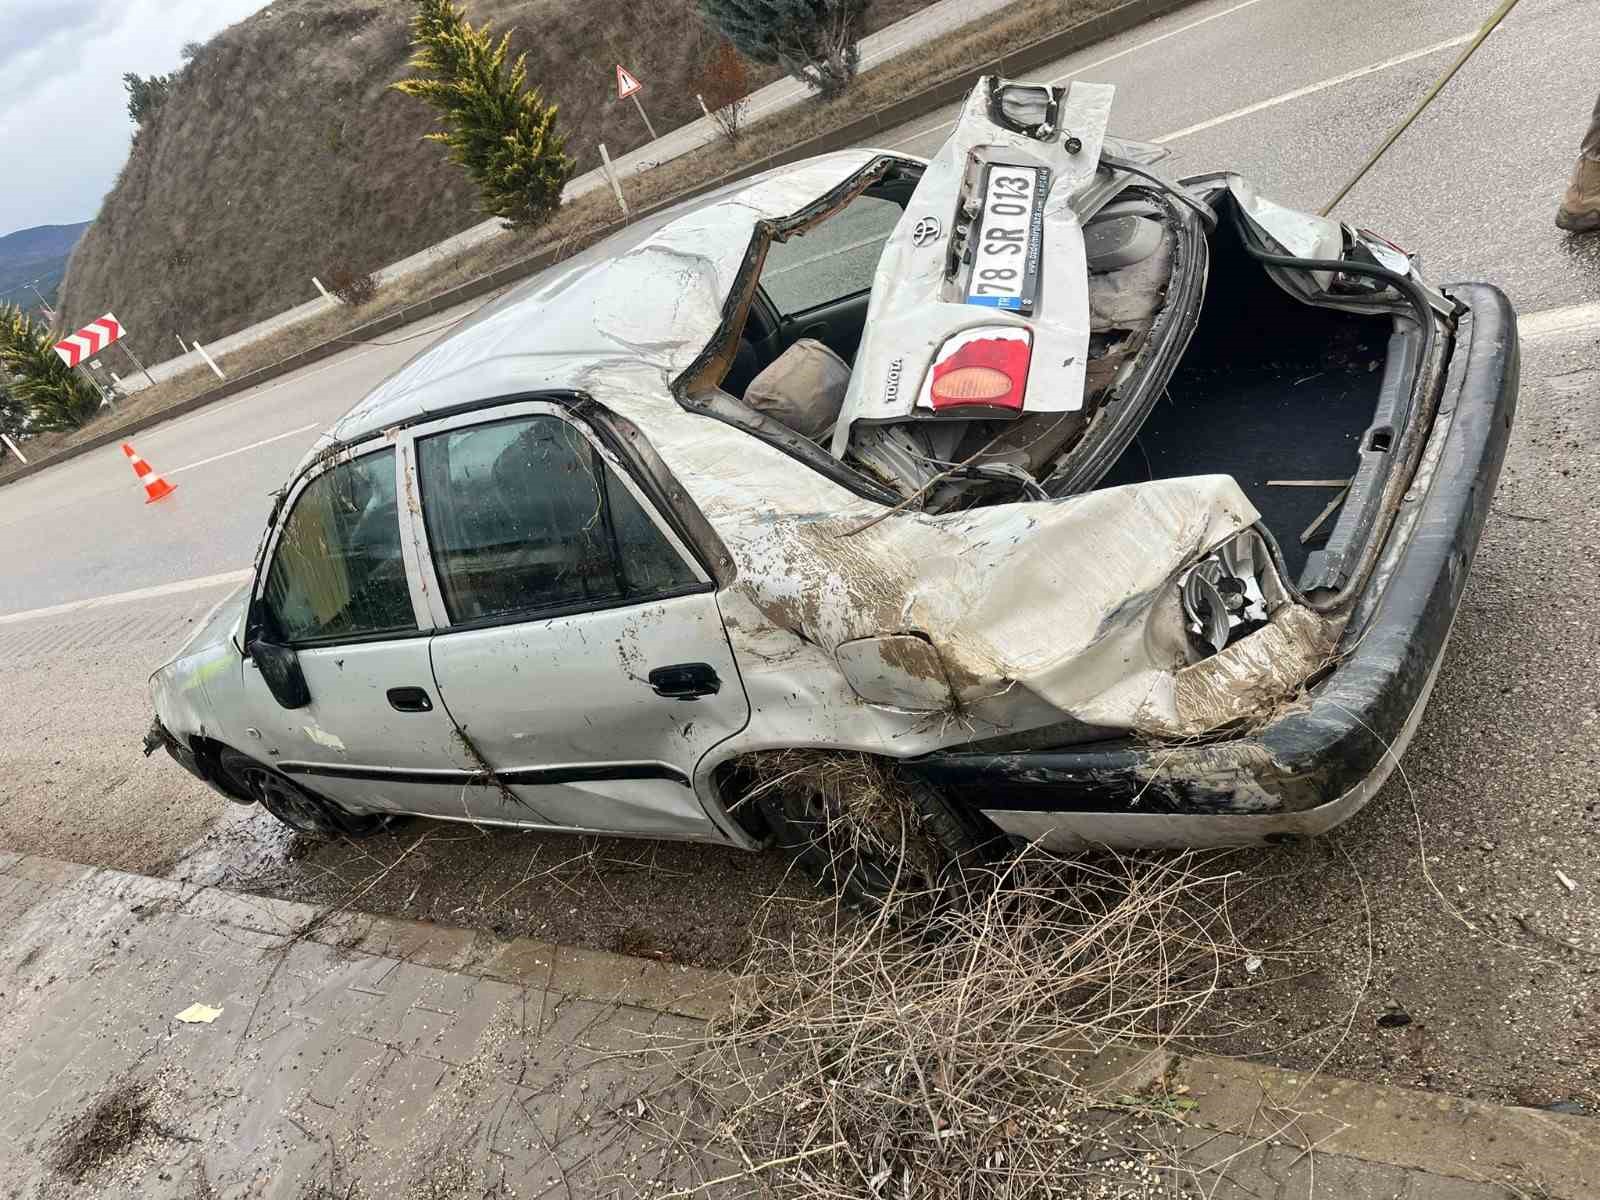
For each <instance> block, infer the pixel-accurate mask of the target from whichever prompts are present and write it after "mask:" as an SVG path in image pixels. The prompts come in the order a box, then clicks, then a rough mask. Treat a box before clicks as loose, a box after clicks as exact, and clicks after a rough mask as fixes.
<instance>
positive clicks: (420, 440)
mask: <svg viewBox="0 0 1600 1200" xmlns="http://www.w3.org/2000/svg"><path fill="white" fill-rule="evenodd" d="M414 454H415V459H416V468H417V480H418V484H419V496H420V501H421V507H422V516H423V521H422V523H421V524H422V529H421V532H422V534H423V537H424V546H425V549H424V551H423V553H422V554H420V555H419V561H420V563H421V566H422V571H423V576H424V581H425V584H426V590H427V594H428V596H429V597H430V602H431V603H432V604H433V606H434V612H433V619H434V623H435V625H436V626H437V627H438V632H437V633H436V635H435V636H434V638H433V639H432V655H433V676H434V679H435V680H436V681H437V684H438V689H439V694H440V698H441V699H442V701H443V703H444V705H445V706H446V707H447V708H448V709H449V712H450V716H451V717H452V718H454V720H455V721H456V723H457V724H458V725H459V726H460V727H461V730H462V731H463V735H464V739H465V740H466V741H467V742H469V743H470V746H471V748H472V752H473V753H474V755H476V756H479V757H481V758H482V759H483V760H484V761H485V762H486V763H488V764H490V765H492V767H493V768H494V770H495V772H496V775H497V776H498V783H499V784H500V785H502V786H499V787H497V788H495V789H485V790H482V791H480V792H478V793H477V794H476V795H475V797H474V803H475V805H476V806H477V807H476V811H475V813H474V816H475V817H476V818H477V819H480V820H492V821H505V822H514V823H526V822H528V821H530V820H538V819H540V818H541V817H542V818H543V819H544V820H546V821H548V822H550V823H552V824H556V825H559V826H562V827H565V828H569V829H579V830H594V831H604V832H613V833H631V834H645V835H651V836H657V837H660V836H668V837H695V838H699V837H703V838H720V837H722V836H723V835H722V834H721V832H720V831H719V829H718V827H717V825H716V824H715V823H714V822H713V821H712V820H711V819H710V818H709V817H708V816H707V814H706V811H705V809H704V808H703V807H702V805H701V804H700V802H699V800H698V799H697V797H696V794H695V790H694V788H693V785H692V782H691V781H692V780H693V777H694V770H695V766H696V764H697V763H698V762H699V760H700V758H701V756H702V755H704V754H705V752H706V751H707V750H709V749H710V748H711V747H712V746H714V745H716V744H717V743H718V742H720V741H722V740H723V739H724V738H727V737H729V736H731V735H732V734H734V733H736V732H738V731H739V730H740V729H742V728H743V727H744V725H745V723H746V721H747V720H748V719H749V715H750V708H749V703H748V701H747V700H746V698H745V692H744V685H743V684H742V683H741V681H740V679H739V673H738V669H737V667H736V666H735V664H734V659H733V653H732V650H731V649H730V647H729V645H728V639H727V634H726V632H725V631H724V629H723V625H722V616H721V613H720V611H719V609H718V606H717V599H716V585H715V584H714V582H713V581H712V578H711V576H710V574H709V573H708V572H707V571H706V569H705V568H704V566H703V565H702V564H701V563H700V562H698V561H697V560H696V558H695V556H694V555H693V554H692V553H691V552H690V550H689V548H688V547H687V546H686V545H685V544H684V542H683V541H682V540H681V539H680V538H679V537H678V536H677V535H676V533H675V532H674V531H673V530H672V529H671V528H670V526H669V525H668V524H666V523H665V522H663V521H661V520H660V519H659V517H658V515H657V514H656V513H655V512H654V510H653V507H652V505H651V504H650V502H649V500H648V498H647V497H645V496H644V494H643V493H642V492H641V491H640V490H639V489H638V488H637V487H636V486H635V484H634V482H633V481H632V480H631V479H630V478H629V477H628V473H627V471H626V469H624V468H623V467H622V466H621V464H620V463H619V462H618V461H617V460H616V459H614V458H609V457H608V456H607V454H606V453H605V452H604V451H603V450H602V449H601V446H600V444H599V443H598V442H597V441H596V440H595V438H594V437H593V436H592V432H591V431H589V430H588V429H587V428H585V427H582V426H581V425H580V424H579V423H578V422H576V421H575V420H573V419H571V417H570V416H569V415H568V414H566V413H565V412H564V410H562V409H561V408H560V407H559V406H557V405H552V404H550V403H547V402H543V401H530V402H522V403H517V404H512V405H507V406H504V407H500V408H497V409H495V410H494V411H493V412H492V413H484V412H477V413H471V414H467V415H464V416H458V417H455V418H452V419H449V420H446V421H441V422H438V423H435V424H433V425H428V426H423V427H421V428H419V429H418V430H417V432H416V435H415V443H414ZM534 814H538V815H537V816H535V815H534ZM438 815H440V816H448V815H453V814H450V813H446V812H440V813H438Z"/></svg>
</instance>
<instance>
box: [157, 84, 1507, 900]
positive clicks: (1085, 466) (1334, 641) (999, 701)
mask: <svg viewBox="0 0 1600 1200" xmlns="http://www.w3.org/2000/svg"><path fill="white" fill-rule="evenodd" d="M1111 100H1112V89H1111V88H1109V87H1105V86H1101V85H1093V84H1086V83H1073V84H1071V85H1070V86H1068V87H1065V88H1052V87H1043V86H1037V85H1030V84H1021V83H1011V82H1007V81H1003V80H998V79H985V80H983V81H981V82H980V83H979V85H978V87H977V88H976V89H975V90H974V92H973V93H972V96H971V98H970V99H969V101H968V103H967V105H966V108H965V111H964V113H963V115H962V118H961V120H960V121H959V122H958V125H957V128H956V131H955V133H954V135H953V136H952V138H951V140H950V141H949V142H948V143H947V144H946V145H945V146H944V148H943V149H942V150H941V151H940V152H939V154H938V155H937V156H936V157H934V158H933V159H932V160H930V161H923V160H918V159H913V158H909V157H905V156H902V155H896V154H891V153H886V152H875V151H852V152H846V153H840V154H834V155H829V156H825V157H822V158H817V159H811V160H808V161H805V162H802V163H799V164H795V165H793V166H789V167H784V168H780V169H779V170H776V171H773V172H770V173H767V174H765V175H761V176H757V177H755V178H752V179H748V180H745V181H742V182H739V183H737V184H733V185H730V186H728V187H726V188H724V189H722V190H721V191H719V192H716V193H713V194H711V195H709V196H706V197H702V198H700V199H697V200H695V201H692V202H690V203H688V204H685V205H681V206H678V207H676V208H674V209H671V210H668V211H666V212H663V213H660V214H657V215H655V216H652V217H650V218H647V219H645V220H642V221H639V222H637V223H635V224H634V225H632V226H630V227H629V228H628V229H626V230H625V231H623V232H621V233H619V234H617V235H615V236H614V237H612V238H611V239H609V240H608V241H605V242H602V243H600V244H599V245H597V246H595V247H593V248H591V249H590V250H588V251H586V252H585V253H584V254H582V255H579V256H578V257H576V258H574V259H572V260H569V261H568V262H566V263H563V264H561V265H559V266H557V267H554V268H552V269H550V270H549V271H547V272H545V273H544V274H543V275H541V276H539V277H537V278H536V279H534V280H532V281H530V282H529V283H527V284H525V285H523V286H522V287H520V288H518V289H516V290H515V291H513V292H512V293H510V294H509V295H507V296H506V297H505V298H503V299H502V300H500V301H499V302H497V303H495V304H493V305H491V306H489V307H488V308H486V309H484V310H483V311H481V312H480V313H479V314H477V315H476V316H475V317H474V318H473V319H472V320H471V321H470V322H469V323H468V324H466V325H464V326H463V327H462V328H461V329H459V330H458V331H457V332H455V333H454V334H452V335H450V336H449V337H447V338H445V339H443V340H441V341H440V342H439V343H437V344H436V345H434V346H433V347H431V348H429V349H427V350H425V351H424V352H422V353H421V354H419V355H418V356H417V357H416V358H414V359H413V360H412V361H411V362H410V363H408V364H407V365H406V366H404V367H402V368H401V369H400V370H399V371H398V372H397V373H396V374H395V375H394V376H392V377H391V378H390V379H389V380H387V381H386V382H385V383H383V384H382V385H380V386H379V387H378V388H377V389H376V390H375V391H374V392H372V393H371V394H370V395H369V396H367V397H366V398H365V399H364V400H363V401H362V402H361V403H360V404H359V405H357V407H356V408H355V409H354V410H352V411H351V412H350V413H349V414H348V415H346V416H345V417H344V418H343V419H342V420H341V421H340V422H339V423H338V424H336V425H335V426H334V427H333V429H332V430H331V431H330V432H329V433H328V434H327V435H326V436H325V437H324V439H323V440H322V442H321V443H319V445H318V447H317V448H315V449H314V450H313V451H312V453H311V454H310V455H308V456H307V459H306V460H305V462H303V463H302V465H301V466H300V468H299V469H298V470H297V471H296V472H295V475H294V477H293V479H292V480H291V483H290V485H289V487H288V489H287V491H286V493H285V494H284V497H283V498H282V500H281V501H280V504H279V506H278V507H277V508H276V509H275V511H274V514H273V519H272V523H271V527H270V529H269V531H268V534H267V536H266V538H265V540H264V541H263V544H262V547H261V550H260V552H259V554H258V557H257V564H256V572H255V579H254V582H253V583H252V584H251V585H250V586H248V587H247V588H245V589H243V590H241V592H240V593H239V594H238V595H237V596H235V597H233V598H231V599H230V600H228V601H226V602H224V604H223V605H222V606H221V607H220V608H219V609H218V611H217V612H216V613H215V614H213V616H212V618H211V619H210V620H209V621H208V622H207V623H206V626H205V628H203V629H202V630H201V631H199V632H198V633H197V634H196V635H195V637H194V638H193V639H191V641H190V643H189V644H188V645H187V646H185V647H184V649H183V650H182V651H181V652H180V653H179V654H178V656H177V657H176V658H174V659H173V661H172V662H170V663H168V664H167V665H166V666H164V667H162V668H161V669H160V670H158V671H157V672H156V673H155V675H154V676H153V679H152V689H153V694H154V697H155V704H156V712H157V723H156V728H155V731H154V732H153V735H152V736H153V740H152V742H151V745H152V746H154V745H161V744H164V745H165V746H166V747H167V748H168V749H169V750H170V751H172V753H173V754H174V756H175V757H177V758H178V759H179V761H180V762H183V763H184V764H185V765H186V766H188V767H189V768H190V769H191V770H194V771H195V772H196V773H197V774H199V775H200V776H201V777H202V778H206V779H208V780H209V781H211V782H212V783H213V784H215V785H216V786H218V787H219V789H221V790H222V791H224V792H225V793H227V794H229V795H230V796H231V797H232V798H235V799H239V800H243V801H246V802H248V801H250V800H260V801H261V802H262V803H263V804H264V805H266V806H267V807H268V808H269V809H270V810H271V811H273V812H274V813H276V814H277V815H279V816H280V817H282V818H283V819H285V820H287V821H289V822H290V823H291V824H295V825H296V826H297V827H299V828H307V829H337V830H342V831H344V832H359V831H361V830H362V829H365V828H370V827H372V826H374V825H375V824H378V823H381V822H382V821H383V820H385V819H386V818H388V817H389V816H392V815H394V814H420V815H424V816H431V817H437V818H443V819H454V820H467V821H475V822H484V823H500V824H510V825H518V826H534V827H542V828H551V829H568V830H582V831H597V832H611V833H622V834H636V835H641V836H653V837H682V838H700V839H709V840H718V841H725V842H730V843H733V844H735V845H739V846H744V847H755V846H758V845H761V844H764V842H765V841H766V840H767V839H769V838H772V837H776V838H777V840H778V841H780V842H781V843H783V844H785V845H788V846H790V847H791V848H793V849H795V850H796V852H797V853H799V854H801V856H802V857H803V858H804V857H807V856H810V859H811V860H812V862H813V865H817V866H818V873H819V874H827V868H826V866H825V864H824V863H823V859H824V858H825V857H826V856H824V855H823V854H822V851H823V850H825V849H827V845H826V843H827V840H828V838H830V837H831V836H833V835H832V833H831V832H830V830H831V829H832V827H833V825H835V824H837V823H838V821H839V820H840V818H841V817H843V816H847V815H849V814H847V813H842V812H841V811H840V810H841V807H843V808H848V807H849V806H850V804H851V801H850V800H849V799H848V797H849V796H850V795H851V794H860V795H869V796H871V797H874V798H875V800H876V801H879V802H882V803H885V804H888V805H889V806H890V807H891V808H897V809H899V810H903V811H904V812H906V813H910V814H912V815H913V816H914V817H915V826H916V829H917V830H918V835H919V837H920V838H921V839H922V840H923V841H924V842H926V843H927V845H928V847H929V849H930V853H932V854H933V855H935V856H938V855H946V856H953V855H959V854H961V853H962V852H963V851H964V849H966V848H968V847H971V846H973V845H976V844H978V843H980V842H982V841H984V840H985V839H986V838H992V837H993V835H994V834H995V832H996V831H999V832H1002V833H1004V834H1008V835H1011V836H1013V837H1016V838H1026V839H1030V840H1032V839H1038V840H1041V841H1042V842H1043V843H1044V844H1046V845H1048V846H1052V847H1072V846H1076V845H1081V844H1085V843H1108V844H1113V845H1174V844H1176V845H1200V844H1218V843H1233V842H1247V841H1261V840H1279V839H1284V838H1291V837H1295V836H1300V835H1305V834H1314V833H1317V832H1320V831H1322V830H1325V829H1327V828H1329V827H1330V826H1332V825H1333V824H1335V823H1337V822H1338V821H1340V820H1343V819H1345V818H1346V817H1348V816H1349V815H1350V814H1351V813H1352V812H1354V811H1355V810H1356V809H1357V808H1359V806H1360V805H1361V804H1362V803H1364V802H1365V800H1366V799H1368V798H1369V797H1370V796H1371V795H1372V794H1373V792H1374V791H1375V790H1376V789H1377V787H1378V786H1379V785H1380V784H1381V783H1382V781H1383V779H1384V778H1385V777H1386V776H1387V774H1388V773H1389V771H1390V770H1391V769H1392V768H1393V766H1394V764H1395V762H1396V761H1397V756H1398V755H1399V753H1400V752H1401V750H1402V749H1403V747H1404V745H1405V743H1406V741H1407V740H1408V739H1409V737H1410V736H1411V734H1412V732H1413V730H1414V729H1415V726H1416V723H1417V720H1418V719H1419V717H1420V714H1421V712H1422V708H1423V705H1424V703H1425V702H1426V699H1427V695H1428V690H1429V688H1430V687H1431V685H1432V681H1433V679H1434V677H1435V675H1436V672H1437V670H1438V665H1439V662H1440V660H1441V657H1442V655H1443V652H1444V646H1445V642H1446V640H1447V638H1448V635H1449V631H1450V625H1451V622H1452V619H1453V616H1454V613H1455V611H1456V608H1457V606H1458V603H1459V600H1460V596H1461V591H1462V588H1463V587H1464V585H1465V581H1466V577H1467V572H1468V568H1469V566H1470V563H1471V560H1472V557H1473V553H1474V551H1475V549H1476V546H1477V541H1478V535H1479V531H1480V530H1481V527H1482V524H1483V520H1484V516H1485V514H1486V512H1487V508H1488V503H1489V499H1490V497H1491V495H1492V493H1493V491H1494V486H1495V482H1496V479H1497V477H1498V473H1499V469H1500V463H1501V459H1502V457H1503V454H1504V450H1505V445H1506V440H1507V436H1508V430H1509V424H1510V419H1511V415H1512V410H1513V407H1514V404H1515V399H1516V390H1517V345H1516V333H1515V324H1514V319H1513V316H1512V314H1511V312H1510V309H1509V307H1508V306H1507V303H1506V301H1505V298H1504V297H1503V296H1502V295H1501V294H1500V293H1499V292H1498V291H1497V290H1495V289H1494V288H1493V287H1490V286H1488V285H1485V284H1463V285H1459V286H1449V287H1436V286H1433V285H1430V284H1429V283H1427V282H1426V281H1425V280H1424V278H1423V277H1422V275H1421V273H1420V271H1419V269H1418V266H1417V264H1416V262H1415V261H1414V259H1413V258H1412V257H1411V256H1410V255H1408V254H1407V253H1406V252H1405V251H1403V250H1401V249H1399V248H1398V247H1396V246H1395V245H1393V244H1392V243H1390V242H1388V241H1386V240H1385V239H1383V238H1381V237H1379V236H1377V235H1375V234H1372V233H1370V232H1368V231H1364V230H1360V229H1357V228H1353V227H1351V226H1348V225H1345V224H1342V223H1340V222H1337V221H1333V220H1329V219H1326V218H1322V217H1316V216H1311V215H1308V214H1304V213H1299V212H1295V211H1293V210H1291V209H1287V208H1284V207H1281V206H1279V205H1277V204H1274V203H1273V202H1271V201H1270V200H1268V199H1266V198H1265V197H1262V196H1261V195H1259V194H1258V193H1257V191H1256V190H1255V189H1254V188H1253V187H1252V186H1251V185H1250V184H1249V183H1248V182H1247V181H1246V180H1243V179H1241V178H1239V177H1238V176H1235V175H1231V174H1226V173H1221V174H1215V175H1207V176H1200V177H1195V178H1191V179H1187V180H1183V181H1173V180H1170V179H1167V178H1166V177H1164V176H1163V175H1162V174H1161V173H1160V171H1159V169H1158V163H1159V159H1160V157H1161V154H1162V151H1161V150H1160V149H1159V148H1157V147H1153V146H1146V145H1141V144H1138V143H1131V142H1125V141H1120V140H1118V139H1116V138H1113V137H1111V136H1110V135H1109V134H1107V132H1106V126H1107V122H1108V119H1109V114H1110V109H1111ZM796 756H799V757H796ZM773 764H777V766H774V765H773ZM797 764H800V765H797ZM819 764H821V766H819ZM841 764H842V766H841ZM840 779H845V780H847V781H850V780H853V781H854V783H855V784H856V785H859V786H858V787H857V788H856V791H855V792H854V793H852V792H851V789H850V788H849V787H845V786H834V784H835V783H836V782H837V781H838V780H840ZM779 784H781V785H782V786H779ZM746 795H750V796H753V797H754V799H753V800H752V801H751V802H749V803H740V798H741V797H742V796H746ZM856 815H857V816H859V815H860V814H856ZM872 841H873V839H872V838H870V837H869V838H867V839H866V843H867V844H869V848H870V844H871V843H872ZM892 841H893V839H892V838H885V839H880V840H879V849H880V850H882V849H884V848H885V847H886V846H887V844H888V843H889V842H892ZM862 844H863V843H862V842H861V841H860V840H857V841H856V842H853V843H852V845H854V846H855V847H856V849H857V850H860V848H861V845H862ZM858 857H860V858H862V859H866V858H870V857H871V855H868V854H865V853H863V854H861V855H858ZM858 866H861V864H860V863H855V862H852V864H851V868H850V871H849V872H847V874H848V875H849V876H850V878H847V879H836V882H841V883H843V884H845V885H846V886H849V887H855V888H858V889H862V888H864V889H866V890H870V889H871V886H872V881H871V880H870V879H866V881H865V882H863V880H864V879H865V875H864V874H863V872H865V873H866V874H870V872H868V871H867V868H866V867H865V866H862V867H861V871H858V870H857V869H856V868H857V867H858ZM835 874H837V872H835Z"/></svg>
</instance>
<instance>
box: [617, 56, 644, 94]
mask: <svg viewBox="0 0 1600 1200" xmlns="http://www.w3.org/2000/svg"><path fill="white" fill-rule="evenodd" d="M642 91H644V84H642V83H640V82H639V81H638V80H637V79H635V78H634V77H633V76H632V75H629V74H628V72H627V71H626V70H624V69H623V66H622V64H621V63H618V64H617V99H618V100H626V99H627V98H628V97H629V96H631V95H633V94H634V93H635V92H642Z"/></svg>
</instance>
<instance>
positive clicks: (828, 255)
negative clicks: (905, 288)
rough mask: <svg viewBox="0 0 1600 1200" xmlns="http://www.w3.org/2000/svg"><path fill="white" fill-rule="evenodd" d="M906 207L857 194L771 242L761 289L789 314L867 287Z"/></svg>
mask: <svg viewBox="0 0 1600 1200" xmlns="http://www.w3.org/2000/svg"><path fill="white" fill-rule="evenodd" d="M904 211H905V210H904V209H902V208H901V207H900V206H899V205H898V204H896V203H895V202H894V201H893V200H885V199H882V198H881V197H878V196H857V197H856V198H855V199H854V200H852V201H850V203H849V204H847V205H845V206H844V208H843V209H841V210H840V211H838V212H836V213H834V214H833V215H832V216H831V217H829V218H828V219H827V220H825V221H823V222H822V223H821V224H820V225H816V226H814V227H812V228H811V229H809V230H807V231H806V232H805V233H803V234H800V235H799V236H797V237H791V238H790V239H789V240H788V241H786V242H773V243H772V245H770V246H768V247H767V260H766V262H765V263H764V264H763V265H762V268H761V287H762V290H764V291H765V292H766V293H767V298H768V299H769V300H771V301H772V303H773V304H774V305H776V306H777V308H778V311H779V312H781V313H783V314H784V315H785V316H788V315H789V314H791V313H797V312H805V311H807V310H809V309H813V308H817V307H818V306H820V305H823V304H830V303H832V302H833V301H835V300H843V299H844V298H845V297H846V296H854V295H856V294H858V293H860V292H864V291H867V290H868V289H869V288H871V287H872V276H873V273H874V272H875V271H877V269H878V259H879V257H880V256H881V255H882V254H883V243H884V242H885V241H887V240H888V237H889V235H890V234H891V233H893V232H894V227H895V226H896V225H897V224H899V221H900V217H901V216H902V214H903V213H904Z"/></svg>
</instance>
